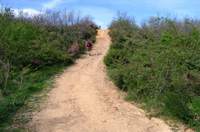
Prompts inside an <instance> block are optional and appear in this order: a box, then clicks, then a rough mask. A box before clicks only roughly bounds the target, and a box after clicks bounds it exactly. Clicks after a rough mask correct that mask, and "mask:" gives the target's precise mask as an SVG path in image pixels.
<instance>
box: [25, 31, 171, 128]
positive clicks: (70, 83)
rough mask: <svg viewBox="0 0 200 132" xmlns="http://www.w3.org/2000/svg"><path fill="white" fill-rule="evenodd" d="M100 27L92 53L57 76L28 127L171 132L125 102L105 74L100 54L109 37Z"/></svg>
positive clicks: (159, 121) (161, 122)
mask: <svg viewBox="0 0 200 132" xmlns="http://www.w3.org/2000/svg"><path fill="white" fill-rule="evenodd" d="M107 33H108V30H99V31H98V36H97V40H96V43H95V44H94V45H93V46H94V47H93V49H92V52H91V53H92V55H91V56H89V55H83V56H82V57H81V58H80V59H78V60H77V61H76V63H75V64H74V65H72V66H71V67H69V68H68V69H67V70H65V71H64V72H63V74H62V75H61V76H59V77H58V78H57V79H56V88H54V89H53V90H52V91H51V92H50V93H49V98H48V101H47V103H45V104H43V106H42V109H41V111H40V112H36V113H34V116H33V119H32V121H31V122H30V123H29V125H30V126H35V129H36V131H38V132H171V128H170V127H169V126H168V125H166V124H165V122H164V121H163V120H161V119H157V118H151V119H149V118H148V117H146V116H145V112H144V111H143V110H142V109H140V108H138V107H137V106H135V105H133V104H131V103H130V102H127V101H124V96H125V93H123V92H121V91H119V90H117V88H116V87H115V86H114V85H113V83H112V82H111V81H109V79H108V78H107V76H106V68H105V65H104V63H103V57H104V56H105V55H106V53H107V51H108V49H109V46H110V44H111V39H110V37H109V36H108V35H107Z"/></svg>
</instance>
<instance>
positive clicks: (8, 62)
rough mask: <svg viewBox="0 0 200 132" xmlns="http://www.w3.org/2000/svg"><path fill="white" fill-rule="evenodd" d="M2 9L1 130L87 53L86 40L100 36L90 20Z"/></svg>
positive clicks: (0, 34) (0, 49)
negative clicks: (51, 79) (61, 73)
mask: <svg viewBox="0 0 200 132" xmlns="http://www.w3.org/2000/svg"><path fill="white" fill-rule="evenodd" d="M1 8H2V9H1V12H0V29H1V30H0V36H1V37H0V130H1V127H3V126H4V125H5V124H7V123H12V118H13V116H14V115H15V113H16V112H17V111H18V109H19V108H20V107H24V106H25V103H26V101H27V100H28V99H29V98H30V97H31V96H32V95H33V94H36V93H39V92H40V91H42V90H43V88H44V85H45V82H46V81H47V80H48V79H49V78H50V77H51V76H52V75H54V74H56V73H58V71H59V69H62V68H63V67H65V66H68V65H70V64H72V63H73V62H74V60H75V59H76V58H77V57H79V55H80V54H81V53H84V52H85V40H87V39H90V40H91V41H93V42H95V38H96V35H97V31H96V29H97V28H96V26H95V24H94V22H93V21H91V20H90V18H89V17H88V16H87V17H83V18H81V17H80V16H75V14H74V13H73V12H69V13H70V15H71V17H72V18H70V19H67V21H66V18H62V15H64V14H63V12H54V13H52V14H51V13H50V14H48V15H47V14H39V15H36V16H33V17H26V16H23V14H22V15H20V16H19V17H15V16H14V13H13V11H12V10H11V9H10V8H3V7H1ZM55 14H57V15H55ZM61 14H62V15H61ZM66 16H68V17H69V15H67V14H66ZM53 19H54V20H53ZM75 19H77V20H75ZM55 20H59V22H55ZM72 21H73V22H72ZM69 50H70V52H69ZM72 54H75V55H72Z"/></svg>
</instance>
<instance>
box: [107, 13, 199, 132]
mask: <svg viewBox="0 0 200 132" xmlns="http://www.w3.org/2000/svg"><path fill="white" fill-rule="evenodd" d="M199 23H200V21H199V20H191V19H187V18H186V19H185V20H184V21H177V20H176V19H173V18H164V17H150V19H149V20H148V21H147V23H143V25H142V26H141V28H139V27H137V26H135V24H134V23H131V20H130V17H127V16H126V15H125V16H124V15H122V16H120V17H119V19H117V20H115V21H113V22H112V24H111V26H110V32H109V35H110V37H111V38H112V41H113V43H112V44H111V46H110V50H109V52H108V54H107V55H106V56H105V58H104V63H105V64H106V65H107V67H108V75H109V76H110V77H111V79H112V80H113V81H114V83H115V84H116V85H117V86H118V87H119V88H120V89H123V90H125V91H127V92H128V95H127V96H128V97H127V98H129V99H134V100H137V101H140V102H141V101H142V102H145V103H146V106H147V107H148V108H149V109H157V111H160V112H158V114H159V113H161V114H162V115H166V116H167V117H172V118H176V119H179V120H181V121H182V122H184V123H186V124H188V125H189V126H191V127H195V129H196V130H199V129H200V124H199V123H200V122H199V115H200V112H199V108H200V101H199V96H200V94H199V93H200V92H199V90H200V89H199V87H200V81H199V80H200V59H199V53H200V45H199V43H200V37H199V36H200V26H199Z"/></svg>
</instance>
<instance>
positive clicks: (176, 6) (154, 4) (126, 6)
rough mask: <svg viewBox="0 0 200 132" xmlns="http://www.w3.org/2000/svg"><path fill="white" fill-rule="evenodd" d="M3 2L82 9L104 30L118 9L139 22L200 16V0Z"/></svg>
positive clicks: (5, 1) (37, 9) (13, 5)
mask: <svg viewBox="0 0 200 132" xmlns="http://www.w3.org/2000/svg"><path fill="white" fill-rule="evenodd" d="M0 3H1V5H2V4H3V5H4V6H7V7H10V8H12V9H21V10H25V11H27V12H31V13H37V12H43V11H45V10H46V9H52V10H58V9H67V10H76V11H81V14H82V15H91V16H92V17H93V18H94V21H95V22H96V24H97V25H99V26H101V27H102V29H107V27H108V25H109V24H110V22H111V21H112V20H113V18H114V17H115V16H116V14H117V11H119V10H120V11H125V12H127V13H128V14H129V15H131V16H134V17H135V20H136V23H137V24H138V25H139V24H140V23H141V22H142V20H143V19H147V18H149V17H150V16H157V14H160V15H166V14H173V15H175V16H177V17H178V18H183V17H185V16H189V17H195V18H196V17H197V18H199V17H200V16H199V15H200V14H199V12H200V8H199V6H200V0H0Z"/></svg>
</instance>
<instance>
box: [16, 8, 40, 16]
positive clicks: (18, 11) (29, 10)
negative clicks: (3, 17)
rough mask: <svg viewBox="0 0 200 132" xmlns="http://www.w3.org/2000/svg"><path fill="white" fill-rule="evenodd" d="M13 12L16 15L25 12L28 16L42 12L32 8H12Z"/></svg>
mask: <svg viewBox="0 0 200 132" xmlns="http://www.w3.org/2000/svg"><path fill="white" fill-rule="evenodd" d="M14 13H15V15H16V16H18V15H20V13H26V14H27V15H28V16H34V15H38V14H43V12H40V11H37V10H34V9H14Z"/></svg>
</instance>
